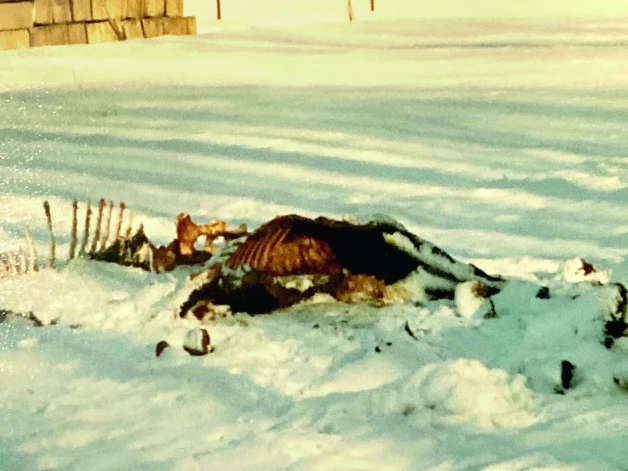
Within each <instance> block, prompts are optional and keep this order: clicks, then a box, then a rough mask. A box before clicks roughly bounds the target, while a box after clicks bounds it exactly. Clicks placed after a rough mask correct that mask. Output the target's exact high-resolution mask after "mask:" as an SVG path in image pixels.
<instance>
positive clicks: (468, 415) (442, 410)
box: [400, 358, 538, 431]
mask: <svg viewBox="0 0 628 471" xmlns="http://www.w3.org/2000/svg"><path fill="white" fill-rule="evenodd" d="M525 381H526V380H525V378H524V377H523V376H521V375H515V376H512V377H511V376H509V375H508V373H506V372H505V371H504V370H501V369H488V368H486V367H485V366H484V365H483V364H482V363H480V362H479V361H478V360H472V359H467V358H462V359H458V360H454V361H449V362H446V363H431V364H429V365H426V366H424V367H423V368H421V369H420V370H419V371H418V372H417V373H415V375H414V377H413V378H411V379H409V380H408V381H407V383H406V385H405V386H404V389H403V391H402V394H401V398H400V399H402V400H405V402H404V405H403V408H404V410H405V411H406V412H408V411H411V410H413V409H414V408H417V409H418V408H422V409H430V410H432V412H433V420H434V421H435V422H436V423H437V424H447V425H449V424H467V425H468V426H471V427H473V428H477V429H480V430H484V431H487V430H491V429H501V428H525V427H528V426H530V425H532V424H534V423H535V422H537V420H538V413H537V412H536V409H537V407H536V405H535V400H534V396H533V394H532V392H531V391H530V390H529V389H528V388H527V387H526V384H525Z"/></svg>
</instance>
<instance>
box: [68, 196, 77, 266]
mask: <svg viewBox="0 0 628 471" xmlns="http://www.w3.org/2000/svg"><path fill="white" fill-rule="evenodd" d="M77 211H78V201H76V200H74V201H72V233H71V238H72V240H71V241H70V260H72V259H73V258H74V254H75V252H76V244H77V242H76V232H77V227H76V226H77V225H78V219H77V215H76V213H77Z"/></svg>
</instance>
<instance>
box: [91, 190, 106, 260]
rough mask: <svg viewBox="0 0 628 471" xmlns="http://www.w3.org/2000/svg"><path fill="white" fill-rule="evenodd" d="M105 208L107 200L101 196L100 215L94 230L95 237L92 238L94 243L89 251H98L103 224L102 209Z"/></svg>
mask: <svg viewBox="0 0 628 471" xmlns="http://www.w3.org/2000/svg"><path fill="white" fill-rule="evenodd" d="M104 208H105V200H104V199H102V198H100V201H99V202H98V217H97V219H96V230H95V232H94V238H93V239H92V245H91V246H90V248H89V253H90V254H92V253H94V252H96V249H97V246H98V240H99V239H100V226H101V225H102V211H103V209H104Z"/></svg>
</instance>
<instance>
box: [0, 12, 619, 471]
mask: <svg viewBox="0 0 628 471" xmlns="http://www.w3.org/2000/svg"><path fill="white" fill-rule="evenodd" d="M510 27H511V28H514V29H512V31H511V30H509V29H508V27H505V30H503V31H502V29H500V28H495V27H494V26H493V27H492V28H493V29H490V28H489V30H490V32H491V33H490V34H488V33H487V34H486V35H484V36H482V35H480V36H478V35H477V33H476V34H475V35H474V34H470V33H469V31H468V30H467V29H465V28H460V25H458V26H457V28H458V29H456V28H455V27H451V28H444V27H443V28H442V29H438V28H435V27H434V26H430V25H424V27H419V26H417V25H416V24H415V23H413V22H409V21H396V22H395V21H389V22H382V23H377V22H370V23H368V24H367V23H364V24H363V25H361V24H360V23H359V22H358V23H356V24H354V25H348V24H347V25H344V24H340V23H339V24H336V25H327V26H321V25H318V26H315V27H314V26H312V27H308V26H299V27H298V28H296V27H294V28H283V29H268V28H262V27H258V28H246V27H243V26H241V25H239V26H237V27H235V26H234V27H232V28H225V29H220V28H219V27H217V26H213V27H212V30H211V31H210V32H209V33H208V34H207V35H203V36H199V37H194V38H161V39H157V40H151V41H137V42H135V41H131V42H128V43H125V44H114V45H104V46H93V47H90V48H89V51H87V50H86V49H85V48H74V47H67V48H46V49H33V50H28V51H19V52H16V51H8V52H2V53H0V126H1V128H0V133H1V134H0V251H2V252H6V251H11V250H17V249H18V247H19V246H20V245H25V236H24V229H25V227H26V226H27V225H28V226H30V228H31V231H32V233H33V238H34V240H35V244H36V248H37V249H38V252H39V254H40V258H41V260H42V262H43V260H44V258H45V256H46V254H47V237H48V235H47V232H46V226H45V218H44V214H43V209H42V206H41V205H42V202H43V200H44V199H47V200H49V201H50V203H51V206H52V217H53V222H54V228H55V232H56V234H57V238H58V246H57V250H58V258H59V270H57V271H42V272H40V273H38V274H34V275H32V276H24V277H17V278H11V279H1V280H0V309H10V310H13V311H17V312H28V311H32V312H34V313H36V314H37V315H38V316H39V317H40V318H41V319H43V320H44V321H46V322H50V321H55V320H56V321H57V324H56V325H54V326H49V327H46V328H34V327H30V326H27V325H22V323H20V322H17V321H15V320H10V321H6V322H4V323H2V324H0V385H1V386H0V469H2V470H5V469H6V470H18V469H29V470H30V469H33V470H34V469H42V470H43V469H63V470H68V469H75V470H114V469H115V470H118V469H119V470H143V469H150V470H184V469H185V470H188V469H192V470H194V469H199V470H210V469H220V470H229V469H238V470H284V469H290V470H321V471H322V470H374V469H386V470H433V471H436V470H438V471H453V470H487V471H511V470H561V471H562V470H591V471H598V470H618V469H627V467H628V464H627V463H628V451H626V446H625V444H626V440H627V439H628V421H626V419H625V418H626V416H627V414H628V399H627V397H626V393H625V392H623V391H621V390H620V389H619V388H617V386H616V385H615V384H614V382H613V377H618V378H626V379H628V356H625V355H628V353H626V354H625V355H624V353H623V352H624V351H623V350H622V345H621V342H619V345H617V346H616V348H613V350H612V351H610V350H607V349H605V348H604V347H603V346H602V345H601V344H600V341H601V340H602V338H603V335H602V329H603V321H602V317H603V316H604V315H605V314H606V311H607V310H608V309H609V307H608V303H609V299H611V298H612V294H609V293H608V292H607V291H604V290H601V291H597V290H589V289H584V288H583V289H580V288H574V286H573V284H572V283H573V281H574V278H575V275H574V273H572V272H573V266H574V264H573V263H572V262H568V261H570V260H573V259H574V258H576V257H583V258H585V259H586V260H587V261H589V262H592V263H594V264H595V265H596V266H598V267H599V268H600V269H604V270H607V271H608V272H610V273H612V274H611V279H612V280H613V281H618V282H624V283H626V282H628V270H627V268H628V265H627V264H626V261H625V259H626V255H627V254H628V210H627V208H628V134H627V133H628V131H627V130H628V126H627V124H628V122H627V121H628V107H627V106H628V99H627V98H626V97H627V96H628V94H627V93H626V92H627V88H628V78H627V77H628V72H627V70H626V61H625V49H624V48H623V47H621V46H622V45H625V43H626V41H627V37H628V32H627V31H626V30H624V29H622V26H621V25H618V24H617V23H610V24H609V23H605V22H592V23H590V24H586V23H578V24H575V25H571V24H562V25H558V26H555V27H554V28H549V27H547V28H545V29H543V28H539V27H536V26H535V25H532V24H527V25H523V26H522V25H518V26H517V27H516V28H515V27H514V26H513V25H510ZM475 28H476V29H473V28H471V31H472V32H473V31H476V32H477V31H478V28H479V30H481V28H482V26H481V25H480V26H476V27H475ZM487 28H488V26H487ZM100 197H105V198H107V199H113V200H114V201H120V200H124V201H125V203H126V204H127V206H128V207H129V208H131V209H132V210H133V211H134V213H135V221H136V224H139V223H140V222H142V223H143V224H144V227H145V229H146V233H147V234H148V235H149V237H151V238H152V239H153V240H154V241H155V242H158V243H166V242H168V241H169V240H171V239H172V238H173V236H174V216H175V215H176V214H178V213H179V212H182V211H186V212H188V213H190V214H191V216H192V218H193V219H194V220H195V221H198V222H204V221H206V220H208V219H211V218H220V219H225V220H227V221H228V222H229V223H230V224H231V225H234V226H237V225H238V224H240V223H246V224H248V225H249V226H250V227H256V226H258V225H260V224H261V223H263V222H265V221H267V220H269V219H270V218H272V217H273V216H276V215H278V214H287V213H298V214H302V215H307V216H317V215H325V216H330V217H343V216H352V217H358V218H359V217H361V216H364V215H367V214H374V213H378V214H384V215H386V216H387V217H391V218H394V219H396V220H398V221H399V222H401V223H402V224H403V225H404V226H406V227H407V228H408V229H409V230H411V231H413V232H415V233H416V234H418V235H419V236H421V237H423V238H426V239H428V240H430V241H432V242H433V243H435V244H436V245H438V246H439V247H441V248H443V249H445V250H447V251H448V252H450V253H451V254H452V255H454V256H456V257H457V258H459V259H462V260H465V261H471V262H473V263H475V264H477V265H478V266H479V267H480V268H482V269H483V270H485V271H487V272H489V273H494V274H502V275H505V276H507V277H509V278H512V279H513V280H514V281H512V282H511V283H510V284H509V285H508V286H507V288H506V289H505V290H504V292H503V293H501V294H500V295H498V296H496V297H495V299H494V303H495V309H496V311H497V314H498V315H499V318H498V319H482V318H481V316H480V317H478V316H473V315H470V314H469V315H470V317H462V316H460V314H459V313H458V312H457V311H456V309H455V306H454V305H453V304H452V303H448V302H435V303H429V304H427V305H425V306H415V305H414V304H399V305H393V306H387V307H384V308H376V307H373V306H369V305H354V306H349V305H343V304H334V303H330V302H328V301H327V300H324V299H323V300H319V301H320V302H316V303H309V304H304V305H300V306H297V307H295V308H293V309H291V310H288V311H285V312H280V313H277V314H273V315H271V316H261V317H256V318H250V317H248V316H246V315H243V314H239V315H237V316H234V317H229V318H226V319H221V320H218V321H216V322H215V323H213V324H210V325H208V326H207V329H208V330H209V332H210V335H211V337H212V342H213V344H214V345H215V347H216V351H215V352H214V353H212V354H210V355H208V356H205V357H200V358H199V357H191V356H188V355H187V354H186V353H184V352H183V351H181V350H180V349H179V348H177V345H178V344H177V342H179V344H180V342H181V339H182V338H183V337H184V335H185V332H186V331H187V329H188V328H190V324H187V322H188V321H182V320H180V319H177V318H176V312H177V306H178V305H179V303H181V302H182V301H183V300H184V299H185V296H186V294H187V293H188V292H189V290H190V289H191V286H190V284H189V282H188V281H186V275H187V274H189V273H190V270H183V269H180V270H176V271H174V272H172V273H168V274H161V275H154V274H150V273H145V272H141V271H138V270H133V269H126V268H122V267H119V266H113V265H105V264H100V263H96V262H89V261H85V260H75V261H73V262H72V263H67V262H66V261H65V260H66V258H67V256H66V254H67V253H68V247H69V242H70V235H69V232H70V221H71V217H72V215H71V201H72V200H73V199H74V198H77V199H78V200H79V201H80V202H83V203H82V204H81V206H80V211H79V217H82V215H84V211H85V204H84V202H85V201H86V200H87V199H88V198H91V200H92V202H94V201H97V199H98V198H100ZM367 249H368V248H365V250H367ZM606 276H607V275H606V273H603V274H602V275H601V278H602V281H606V278H605V277H606ZM540 285H544V286H548V287H550V289H551V290H553V292H555V293H556V297H555V298H553V299H551V300H548V301H543V300H539V299H537V298H536V297H535V294H536V292H537V290H538V287H539V286H540ZM605 293H606V294H605ZM576 294H577V295H578V297H577V298H575V299H574V296H575V295H576ZM465 316H467V314H465ZM410 333H412V334H413V335H414V337H412V336H411V335H410ZM162 339H167V340H168V341H169V342H171V344H172V345H173V348H170V349H167V350H166V351H165V352H164V355H163V356H161V357H159V358H156V357H155V353H154V347H155V344H156V343H157V342H158V341H159V340H162ZM563 360H568V361H570V362H572V363H573V364H575V365H576V367H577V369H576V376H575V377H574V387H573V388H572V389H570V390H568V391H566V392H565V391H560V387H559V386H560V382H561V379H560V364H561V361H563ZM557 391H558V392H565V394H564V395H562V394H557V393H556V392H557Z"/></svg>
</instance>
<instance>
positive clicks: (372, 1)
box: [371, 0, 375, 11]
mask: <svg viewBox="0 0 628 471" xmlns="http://www.w3.org/2000/svg"><path fill="white" fill-rule="evenodd" d="M371 11H375V0H371Z"/></svg>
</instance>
